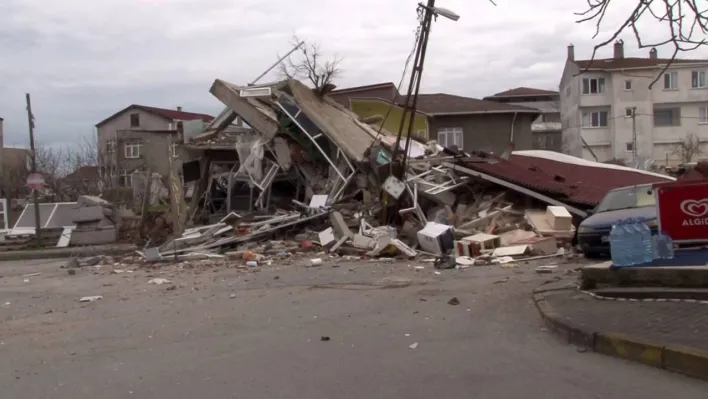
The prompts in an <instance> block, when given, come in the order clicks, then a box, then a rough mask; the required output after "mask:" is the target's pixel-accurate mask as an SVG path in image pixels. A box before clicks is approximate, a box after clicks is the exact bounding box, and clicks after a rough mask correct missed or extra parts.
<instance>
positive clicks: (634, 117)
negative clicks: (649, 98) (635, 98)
mask: <svg viewBox="0 0 708 399" xmlns="http://www.w3.org/2000/svg"><path fill="white" fill-rule="evenodd" d="M632 160H633V161H634V162H637V107H632Z"/></svg>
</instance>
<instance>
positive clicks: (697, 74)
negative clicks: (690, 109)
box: [691, 71, 708, 89]
mask: <svg viewBox="0 0 708 399" xmlns="http://www.w3.org/2000/svg"><path fill="white" fill-rule="evenodd" d="M691 87H693V88H694V89H704V88H706V87H708V82H706V73H705V71H693V72H691Z"/></svg>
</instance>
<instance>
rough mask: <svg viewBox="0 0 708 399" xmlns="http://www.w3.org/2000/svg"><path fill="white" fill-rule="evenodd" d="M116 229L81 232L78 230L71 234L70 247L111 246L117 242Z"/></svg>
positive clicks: (108, 228)
mask: <svg viewBox="0 0 708 399" xmlns="http://www.w3.org/2000/svg"><path fill="white" fill-rule="evenodd" d="M116 239H117V236H116V229H115V227H112V226H111V227H106V228H102V229H91V230H80V229H76V230H74V232H73V233H71V244H70V245H100V244H111V243H114V242H116Z"/></svg>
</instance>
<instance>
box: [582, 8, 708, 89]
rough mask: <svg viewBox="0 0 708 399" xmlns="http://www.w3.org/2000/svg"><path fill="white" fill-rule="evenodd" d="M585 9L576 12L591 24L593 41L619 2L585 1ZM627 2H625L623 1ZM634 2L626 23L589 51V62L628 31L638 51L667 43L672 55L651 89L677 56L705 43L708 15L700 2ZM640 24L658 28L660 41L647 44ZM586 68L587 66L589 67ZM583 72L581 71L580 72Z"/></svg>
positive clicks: (650, 85)
mask: <svg viewBox="0 0 708 399" xmlns="http://www.w3.org/2000/svg"><path fill="white" fill-rule="evenodd" d="M586 1H587V4H588V8H587V9H586V10H585V11H583V12H579V13H576V15H578V16H580V19H579V20H578V21H577V22H578V23H585V22H591V21H592V22H594V23H595V27H596V29H595V34H594V35H593V39H594V38H596V37H597V36H598V34H599V33H600V29H601V26H602V24H603V22H604V19H605V16H606V15H607V12H608V10H609V8H610V6H611V5H613V4H617V5H619V3H620V0H586ZM622 1H623V2H625V3H626V2H627V0H622ZM635 2H636V3H637V4H636V6H635V7H634V8H633V10H632V12H631V13H630V14H629V16H627V18H626V19H625V21H624V22H623V23H622V24H621V25H620V26H619V27H618V28H616V29H615V30H614V32H613V33H611V34H610V35H609V37H607V38H606V39H605V40H603V41H602V42H600V43H598V44H597V45H595V47H594V48H593V52H592V59H595V53H596V52H597V51H598V50H599V49H600V48H603V47H605V46H607V45H608V44H610V43H612V42H613V41H615V40H616V39H617V38H618V37H619V36H620V35H621V34H622V33H623V32H625V31H626V30H630V31H631V32H632V34H633V35H634V37H635V39H636V40H637V43H638V45H639V48H646V47H658V46H662V45H665V44H670V45H672V47H673V53H672V54H671V58H670V60H669V62H668V63H667V64H666V65H665V66H664V68H663V69H662V71H661V73H659V74H658V75H657V76H656V78H655V79H654V80H653V81H652V82H651V83H650V84H649V89H651V88H652V86H653V85H654V83H656V82H657V81H658V80H659V78H660V77H661V76H662V75H663V73H664V71H665V70H666V69H667V68H668V67H669V66H670V65H671V62H672V61H673V60H674V59H675V58H676V56H677V55H678V53H680V52H687V51H692V50H695V49H697V48H699V47H701V46H705V45H706V44H708V41H707V40H706V33H708V12H706V10H705V5H704V4H703V3H704V2H703V0H635ZM642 22H649V23H652V25H653V26H657V27H658V26H661V27H662V28H663V29H664V30H665V33H664V35H663V38H661V39H659V40H657V41H651V42H650V41H647V40H646V39H645V37H646V34H643V33H642V32H640V30H639V28H638V27H637V24H639V23H642ZM588 68H589V66H588ZM583 72H584V71H583Z"/></svg>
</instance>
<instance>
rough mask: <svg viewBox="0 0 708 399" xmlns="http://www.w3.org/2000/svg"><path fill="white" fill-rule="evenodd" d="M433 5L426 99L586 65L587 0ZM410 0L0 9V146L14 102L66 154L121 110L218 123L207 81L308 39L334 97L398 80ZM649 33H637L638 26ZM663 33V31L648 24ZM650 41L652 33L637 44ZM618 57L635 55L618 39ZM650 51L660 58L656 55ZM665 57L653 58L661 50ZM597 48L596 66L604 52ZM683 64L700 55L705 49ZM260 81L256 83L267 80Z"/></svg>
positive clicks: (412, 15)
mask: <svg viewBox="0 0 708 399" xmlns="http://www.w3.org/2000/svg"><path fill="white" fill-rule="evenodd" d="M495 2H496V4H497V6H494V5H492V4H491V3H490V2H488V1H487V0H438V1H437V3H436V4H437V5H438V6H444V7H446V8H449V9H451V10H454V11H455V12H457V13H458V14H459V15H460V16H461V18H460V20H459V21H457V22H452V21H449V20H446V19H439V20H438V21H437V22H436V23H435V24H434V26H433V32H432V33H431V39H430V44H429V46H428V58H427V62H426V69H425V73H424V76H423V83H422V90H423V91H424V92H429V93H430V92H447V93H452V94H458V95H466V96H471V97H483V96H485V95H489V94H493V93H495V92H499V91H502V90H505V89H509V88H512V87H517V86H530V87H537V88H545V89H556V90H557V86H558V81H559V78H560V73H561V71H562V68H563V65H564V62H565V56H566V46H567V45H568V44H569V43H571V42H572V43H573V44H575V47H576V58H578V59H580V58H585V57H589V56H590V54H591V52H592V45H593V44H595V43H598V42H599V41H600V38H602V37H606V35H604V36H603V35H602V32H601V35H600V37H598V38H597V39H594V40H593V39H592V35H593V33H594V26H593V25H592V24H585V25H578V24H576V23H575V20H576V19H577V18H578V17H577V16H575V15H574V12H580V11H583V10H584V9H585V7H586V1H585V0H566V1H557V0H535V1H531V0H495ZM614 3H616V4H615V6H614V8H612V9H611V10H610V12H609V13H608V16H607V20H606V24H605V27H604V29H603V31H604V32H605V33H609V32H610V31H611V30H614V29H615V28H616V27H617V26H619V25H620V24H621V22H622V21H623V18H625V17H626V15H628V14H627V8H628V7H629V8H631V7H632V5H633V4H632V3H634V4H636V2H635V1H629V0H623V1H622V2H621V3H624V4H620V1H619V0H614ZM416 4H417V0H386V1H381V0H357V1H350V0H346V1H345V0H328V1H324V0H297V1H292V0H94V1H88V0H52V1H47V0H2V1H0V117H3V118H4V119H5V143H6V145H23V144H26V143H27V138H26V137H27V117H26V114H25V105H24V94H25V93H26V92H29V93H31V95H32V107H33V111H34V114H35V117H36V135H37V139H38V141H40V142H42V143H43V144H45V145H63V144H71V143H72V142H76V140H77V139H78V138H80V137H82V136H86V135H90V134H92V132H93V126H94V125H95V124H96V123H97V122H98V121H100V120H101V119H103V118H105V117H107V116H109V115H110V114H112V113H114V112H116V111H118V110H120V109H122V108H124V107H126V106H128V105H130V104H133V103H136V104H144V105H152V106H159V107H166V108H174V107H176V106H182V107H183V108H184V109H185V110H189V111H194V112H206V113H211V114H214V115H215V114H217V113H218V112H219V111H220V110H221V106H220V103H219V102H218V101H217V100H215V99H214V98H213V97H212V96H211V95H210V94H209V92H208V89H209V86H210V85H211V82H212V81H213V80H214V79H215V78H221V79H226V80H229V81H232V82H234V83H246V82H248V81H250V80H252V79H253V78H255V77H256V76H258V75H259V74H260V73H261V72H262V71H263V70H264V69H265V68H267V67H268V66H270V65H271V64H272V63H273V62H274V61H275V60H276V59H277V55H278V54H284V53H286V52H287V51H288V50H289V46H290V45H289V42H290V38H291V37H292V35H293V34H297V35H298V36H300V37H301V38H302V39H305V40H307V41H311V42H318V43H319V44H320V45H321V47H322V49H323V50H324V51H325V52H326V53H327V54H329V55H338V56H340V57H342V58H343V61H342V63H341V67H342V69H343V73H342V76H341V77H340V78H339V79H338V81H337V82H336V83H337V84H338V86H339V87H346V86H353V85H364V84H372V83H379V82H387V81H394V82H397V81H398V80H399V78H400V74H401V71H402V68H403V64H404V60H405V58H406V56H407V54H408V52H409V51H410V49H411V46H412V42H413V35H414V31H415V27H416V26H417V20H416V12H415V9H416V7H415V6H416ZM647 26H648V27H649V28H650V29H649V30H647V29H646V27H647ZM644 28H645V31H646V32H651V34H652V35H654V34H655V35H658V36H659V37H661V35H662V34H663V31H661V29H662V27H661V26H656V25H651V24H646V25H645V26H644ZM649 36H651V35H649ZM623 38H624V40H625V43H626V44H625V52H626V54H627V56H632V55H641V56H645V55H646V54H644V53H647V52H648V50H635V49H636V47H637V46H636V43H635V41H634V40H633V39H632V37H630V35H629V34H626V35H624V36H623ZM659 51H660V55H661V54H662V49H660V50H659ZM668 52H669V49H663V54H667V53H668ZM610 53H611V49H609V48H608V49H606V50H605V51H604V52H603V53H601V54H600V56H609V54H610ZM694 56H696V57H697V56H701V57H708V54H705V51H700V52H698V54H695V55H694ZM276 77H277V74H276V73H272V74H270V75H269V76H267V77H266V78H265V79H264V80H274V79H275V78H276Z"/></svg>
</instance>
